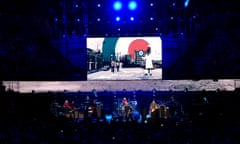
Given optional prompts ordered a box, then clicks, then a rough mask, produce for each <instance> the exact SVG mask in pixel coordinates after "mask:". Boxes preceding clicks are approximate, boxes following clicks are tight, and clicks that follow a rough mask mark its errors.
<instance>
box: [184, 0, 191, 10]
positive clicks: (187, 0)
mask: <svg viewBox="0 0 240 144" xmlns="http://www.w3.org/2000/svg"><path fill="white" fill-rule="evenodd" d="M189 1H190V0H186V1H185V2H184V7H185V8H186V7H188V4H189Z"/></svg>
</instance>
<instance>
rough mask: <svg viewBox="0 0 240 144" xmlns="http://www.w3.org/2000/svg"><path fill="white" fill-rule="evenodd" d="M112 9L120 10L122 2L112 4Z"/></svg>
mask: <svg viewBox="0 0 240 144" xmlns="http://www.w3.org/2000/svg"><path fill="white" fill-rule="evenodd" d="M113 9H114V10H115V11H119V10H121V9H122V2H120V1H115V2H114V3H113Z"/></svg>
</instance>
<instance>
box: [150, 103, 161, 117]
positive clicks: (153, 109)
mask: <svg viewBox="0 0 240 144" xmlns="http://www.w3.org/2000/svg"><path fill="white" fill-rule="evenodd" d="M158 109H159V104H157V103H156V101H155V99H153V100H152V102H151V103H150V108H149V114H150V116H151V119H152V120H155V119H157V114H158V112H157V110H158Z"/></svg>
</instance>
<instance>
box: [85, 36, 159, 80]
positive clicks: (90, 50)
mask: <svg viewBox="0 0 240 144" xmlns="http://www.w3.org/2000/svg"><path fill="white" fill-rule="evenodd" d="M149 50H150V51H149ZM148 52H149V53H148ZM87 57H88V58H87V66H88V75H87V79H88V80H146V79H162V40H161V38H160V37H156V36H155V37H89V38H87ZM146 57H150V58H151V60H150V61H151V62H152V68H151V69H150V71H149V69H148V68H149V67H146V66H147V65H148V64H146V63H148V62H146ZM112 66H114V68H113V67H112ZM118 67H119V69H118Z"/></svg>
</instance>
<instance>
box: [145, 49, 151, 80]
mask: <svg viewBox="0 0 240 144" xmlns="http://www.w3.org/2000/svg"><path fill="white" fill-rule="evenodd" d="M143 59H144V60H145V71H144V73H145V75H148V74H149V75H150V76H151V75H152V69H153V64H152V56H151V47H148V49H147V51H146V54H145V56H144V57H143Z"/></svg>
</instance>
